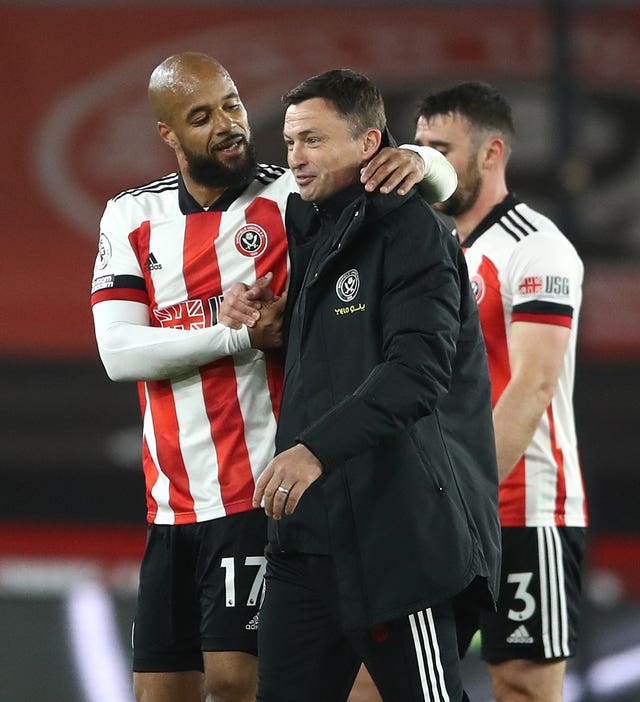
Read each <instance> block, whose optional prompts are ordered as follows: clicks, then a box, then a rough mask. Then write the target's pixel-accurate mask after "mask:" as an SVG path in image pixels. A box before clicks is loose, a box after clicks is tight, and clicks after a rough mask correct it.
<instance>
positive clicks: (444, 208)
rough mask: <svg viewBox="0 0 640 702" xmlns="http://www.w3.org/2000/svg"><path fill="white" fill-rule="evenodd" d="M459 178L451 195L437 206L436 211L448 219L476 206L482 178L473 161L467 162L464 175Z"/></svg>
mask: <svg viewBox="0 0 640 702" xmlns="http://www.w3.org/2000/svg"><path fill="white" fill-rule="evenodd" d="M461 176H462V177H459V178H458V187H457V189H456V191H455V192H454V193H453V195H452V196H451V197H450V198H449V199H448V200H445V201H444V202H440V203H438V205H437V207H438V210H439V211H440V212H442V213H443V214H446V215H449V217H458V216H460V215H462V214H464V213H465V212H468V211H469V210H470V209H471V208H472V207H473V206H474V205H475V204H476V201H477V200H478V195H479V194H480V188H481V187H482V177H481V176H480V173H479V172H478V167H477V166H476V164H475V160H472V159H470V160H469V163H468V164H467V168H466V170H465V173H464V174H461Z"/></svg>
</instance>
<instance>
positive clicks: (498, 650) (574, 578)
mask: <svg viewBox="0 0 640 702" xmlns="http://www.w3.org/2000/svg"><path fill="white" fill-rule="evenodd" d="M585 541H586V529H585V528H583V527H555V526H553V527H503V528H502V568H501V574H500V596H499V599H498V610H497V612H495V613H494V612H487V611H482V612H481V613H479V614H477V620H476V623H477V624H479V628H480V631H481V633H482V657H483V658H484V659H485V660H486V661H489V662H498V661H504V660H516V659H527V660H562V659H565V658H569V657H571V656H573V655H575V651H576V642H577V638H578V620H579V612H580V603H581V582H582V578H581V569H582V562H583V558H584V551H585ZM467 615H468V612H467ZM464 626H465V625H463V627H464ZM466 630H467V631H468V632H471V631H472V630H473V627H470V626H469V622H468V621H467V622H466ZM461 638H463V637H461Z"/></svg>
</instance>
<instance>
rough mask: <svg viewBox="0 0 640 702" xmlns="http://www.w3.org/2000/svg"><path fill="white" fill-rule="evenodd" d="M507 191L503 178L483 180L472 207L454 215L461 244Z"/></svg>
mask: <svg viewBox="0 0 640 702" xmlns="http://www.w3.org/2000/svg"><path fill="white" fill-rule="evenodd" d="M508 193H509V190H508V189H507V185H506V182H505V180H504V178H498V179H496V180H495V181H489V180H485V181H484V182H483V184H482V188H481V190H480V194H479V195H478V199H477V200H476V201H475V203H474V205H473V207H471V208H470V209H468V210H467V211H466V212H464V213H462V214H459V215H456V217H455V221H456V231H457V233H458V239H459V240H460V243H461V244H464V242H465V240H466V239H468V238H469V236H470V235H471V234H472V233H473V231H474V230H475V228H476V227H477V226H478V225H479V224H480V222H482V220H483V219H484V218H485V217H486V216H487V215H488V214H489V212H491V210H492V209H493V208H494V207H495V206H496V205H499V204H500V203H501V202H502V201H503V200H504V199H505V197H507V194H508Z"/></svg>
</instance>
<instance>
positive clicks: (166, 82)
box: [149, 51, 233, 124]
mask: <svg viewBox="0 0 640 702" xmlns="http://www.w3.org/2000/svg"><path fill="white" fill-rule="evenodd" d="M220 77H225V78H227V79H228V80H229V82H231V83H232V82H233V81H231V76H229V73H228V71H227V70H226V69H225V68H224V66H222V65H221V64H220V63H219V62H218V61H216V59H214V58H212V57H211V56H208V55H207V54H202V53H198V52H195V51H187V52H184V53H181V54H174V55H173V56H169V57H168V58H166V59H165V60H164V61H163V62H162V63H161V64H159V65H158V66H156V68H155V69H154V70H153V73H152V74H151V77H150V78H149V102H150V103H151V107H152V109H153V112H154V114H155V116H156V119H157V120H158V121H159V122H164V123H166V124H172V122H173V116H174V110H175V108H176V106H177V105H178V104H179V102H180V101H181V100H183V99H185V98H188V97H189V96H190V95H192V94H193V93H194V92H195V91H196V90H197V89H198V87H199V86H200V84H201V83H202V82H206V81H210V80H212V79H216V78H220Z"/></svg>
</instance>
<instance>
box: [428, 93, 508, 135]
mask: <svg viewBox="0 0 640 702" xmlns="http://www.w3.org/2000/svg"><path fill="white" fill-rule="evenodd" d="M450 113H458V114H460V115H462V116H463V117H466V119H468V120H469V122H471V124H472V125H473V126H474V127H476V128H478V129H483V130H496V131H499V132H500V133H501V134H502V135H503V136H504V137H505V140H506V141H507V145H508V146H509V147H510V146H511V142H512V141H513V138H514V137H515V133H516V132H515V128H514V126H513V116H512V114H511V106H510V105H509V103H508V102H507V100H506V99H505V98H504V97H503V96H502V95H501V94H500V93H499V92H498V91H497V90H496V89H495V88H494V87H493V86H492V85H489V84H488V83H479V82H468V83H459V84H458V85H454V86H453V87H451V88H447V89H446V90H440V91H438V92H434V93H430V94H429V95H427V96H426V97H425V98H423V99H422V100H421V101H420V103H419V105H418V110H417V113H416V121H417V120H418V119H419V118H420V117H424V118H425V119H430V118H431V117H434V116H435V115H446V114H450Z"/></svg>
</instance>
